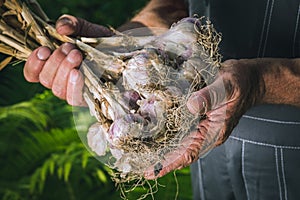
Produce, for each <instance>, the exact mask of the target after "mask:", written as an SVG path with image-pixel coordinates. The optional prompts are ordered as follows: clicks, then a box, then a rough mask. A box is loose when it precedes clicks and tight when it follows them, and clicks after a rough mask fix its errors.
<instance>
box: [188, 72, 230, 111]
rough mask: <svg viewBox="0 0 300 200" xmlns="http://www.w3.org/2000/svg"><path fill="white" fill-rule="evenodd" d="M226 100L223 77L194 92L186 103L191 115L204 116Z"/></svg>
mask: <svg viewBox="0 0 300 200" xmlns="http://www.w3.org/2000/svg"><path fill="white" fill-rule="evenodd" d="M226 99H227V95H226V90H225V85H224V81H223V77H222V76H220V77H219V78H217V79H216V81H215V82H213V83H212V84H211V85H208V86H207V87H205V88H203V89H201V90H199V91H197V92H194V93H193V94H192V95H191V97H190V98H189V99H188V101H187V107H188V109H189V111H190V112H191V113H192V114H205V113H206V112H207V111H210V110H212V109H215V108H217V107H219V106H221V105H222V104H223V103H224V102H225V101H226Z"/></svg>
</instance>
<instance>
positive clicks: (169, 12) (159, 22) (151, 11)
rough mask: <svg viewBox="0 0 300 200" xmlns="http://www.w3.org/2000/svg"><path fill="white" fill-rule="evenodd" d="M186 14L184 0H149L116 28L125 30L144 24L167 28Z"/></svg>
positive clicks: (143, 25)
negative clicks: (136, 12)
mask: <svg viewBox="0 0 300 200" xmlns="http://www.w3.org/2000/svg"><path fill="white" fill-rule="evenodd" d="M187 15H188V12H187V7H186V5H185V2H184V0H163V1H162V0H151V1H150V2H149V3H148V4H147V5H146V7H145V8H143V9H142V10H141V11H140V12H139V13H138V14H137V15H136V16H135V17H133V18H132V19H131V20H130V21H129V22H128V23H126V24H124V25H123V26H121V27H119V28H118V30H119V31H125V30H129V29H133V28H139V27H145V26H146V27H159V28H169V27H170V26H171V25H172V24H173V23H174V22H176V21H178V20H180V19H181V18H183V17H186V16H187Z"/></svg>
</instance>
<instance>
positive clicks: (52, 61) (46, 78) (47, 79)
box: [39, 43, 75, 89]
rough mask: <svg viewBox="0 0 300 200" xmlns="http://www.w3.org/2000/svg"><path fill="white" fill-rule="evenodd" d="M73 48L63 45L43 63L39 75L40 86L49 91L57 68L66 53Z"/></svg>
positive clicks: (69, 45) (67, 44) (70, 45)
mask: <svg viewBox="0 0 300 200" xmlns="http://www.w3.org/2000/svg"><path fill="white" fill-rule="evenodd" d="M74 48H75V46H74V45H72V44H70V43H65V44H63V45H61V46H60V47H59V48H58V49H56V50H55V51H54V52H53V53H52V55H51V56H50V57H49V58H48V60H47V62H45V64H44V66H43V69H42V71H41V73H40V74H39V80H40V83H41V84H42V85H44V86H45V87H47V88H49V89H51V87H52V84H53V80H54V77H55V74H56V71H57V69H58V67H59V66H60V64H61V62H62V61H63V60H64V59H65V57H66V56H67V55H68V53H69V52H70V51H71V50H72V49H74Z"/></svg>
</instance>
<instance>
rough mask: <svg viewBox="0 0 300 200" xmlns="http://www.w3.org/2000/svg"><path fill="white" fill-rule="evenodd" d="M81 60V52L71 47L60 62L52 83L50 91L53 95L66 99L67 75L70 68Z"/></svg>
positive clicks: (75, 66)
mask: <svg viewBox="0 0 300 200" xmlns="http://www.w3.org/2000/svg"><path fill="white" fill-rule="evenodd" d="M81 61H82V54H81V53H80V51H79V50H77V49H73V50H71V51H70V53H69V54H68V55H67V57H66V58H65V59H64V60H63V61H62V62H61V64H60V66H59V68H58V70H57V72H56V75H55V78H54V81H53V84H52V92H53V94H54V95H55V96H57V97H59V98H61V99H66V93H67V83H68V77H69V74H70V72H71V70H72V69H74V68H77V67H78V66H79V65H80V63H81Z"/></svg>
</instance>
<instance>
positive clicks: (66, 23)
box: [56, 15, 113, 37]
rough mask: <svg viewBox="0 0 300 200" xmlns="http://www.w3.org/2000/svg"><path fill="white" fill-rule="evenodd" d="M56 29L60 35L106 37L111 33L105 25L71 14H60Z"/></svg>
mask: <svg viewBox="0 0 300 200" xmlns="http://www.w3.org/2000/svg"><path fill="white" fill-rule="evenodd" d="M56 30H57V32H58V33H59V34H61V35H72V36H82V37H103V36H105V37H106V36H112V35H113V32H112V31H111V30H110V29H108V28H107V27H104V26H101V25H97V24H94V23H91V22H88V21H86V20H84V19H81V18H78V17H74V16H72V15H62V16H61V17H60V18H59V19H58V20H57V21H56Z"/></svg>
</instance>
